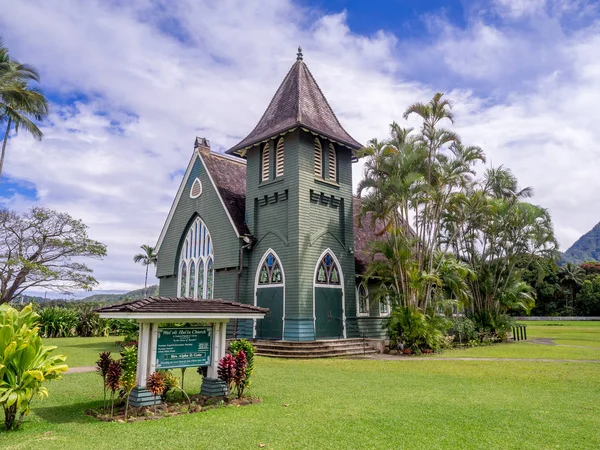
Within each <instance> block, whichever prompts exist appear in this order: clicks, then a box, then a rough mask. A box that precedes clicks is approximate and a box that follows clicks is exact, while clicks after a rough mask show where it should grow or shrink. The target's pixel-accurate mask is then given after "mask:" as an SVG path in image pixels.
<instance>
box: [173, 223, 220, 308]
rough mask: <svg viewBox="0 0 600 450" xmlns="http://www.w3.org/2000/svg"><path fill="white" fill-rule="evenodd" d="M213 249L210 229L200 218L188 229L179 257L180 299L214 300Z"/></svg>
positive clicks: (178, 286)
mask: <svg viewBox="0 0 600 450" xmlns="http://www.w3.org/2000/svg"><path fill="white" fill-rule="evenodd" d="M213 260H214V255H213V247H212V240H211V238H210V233H209V232H208V228H206V225H205V224H204V222H202V220H201V219H200V218H199V217H198V218H197V219H196V220H195V221H194V222H193V223H192V225H191V226H190V228H189V229H188V232H187V234H186V236H185V240H184V242H183V246H182V247H181V254H180V256H179V279H178V283H177V296H178V297H192V298H212V297H213V288H214V278H215V275H214V268H213Z"/></svg>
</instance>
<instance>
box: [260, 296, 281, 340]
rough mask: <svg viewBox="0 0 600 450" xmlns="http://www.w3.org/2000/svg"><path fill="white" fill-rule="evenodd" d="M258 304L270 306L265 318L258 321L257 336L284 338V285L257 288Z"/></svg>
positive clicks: (262, 337)
mask: <svg viewBox="0 0 600 450" xmlns="http://www.w3.org/2000/svg"><path fill="white" fill-rule="evenodd" d="M256 304H257V306H260V307H261V308H269V312H268V313H267V314H266V315H265V318H264V319H257V321H256V338H257V339H283V286H282V287H268V288H260V289H257V290H256Z"/></svg>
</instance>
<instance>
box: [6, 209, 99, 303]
mask: <svg viewBox="0 0 600 450" xmlns="http://www.w3.org/2000/svg"><path fill="white" fill-rule="evenodd" d="M87 228H88V227H87V225H85V224H84V223H83V222H82V221H81V220H77V219H74V218H72V217H71V216H70V215H69V214H66V213H59V212H57V211H53V210H51V209H47V208H39V207H35V208H32V209H31V210H30V211H29V212H26V213H18V212H15V211H10V210H8V209H0V303H6V302H10V301H12V300H13V299H14V298H15V297H17V296H18V295H19V294H21V293H22V292H23V291H25V290H26V289H28V288H36V289H47V290H53V291H57V292H63V293H68V292H72V291H74V290H81V289H83V290H91V289H92V287H94V286H95V285H97V284H98V282H97V280H96V279H95V278H94V277H93V276H92V270H91V269H90V268H89V267H88V266H86V265H85V264H84V263H82V262H80V258H85V257H87V258H102V257H104V256H106V246H105V245H104V244H102V243H100V242H98V241H95V240H93V239H90V238H89V237H88V234H87Z"/></svg>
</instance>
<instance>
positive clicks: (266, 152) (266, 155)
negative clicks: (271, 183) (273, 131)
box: [260, 143, 271, 181]
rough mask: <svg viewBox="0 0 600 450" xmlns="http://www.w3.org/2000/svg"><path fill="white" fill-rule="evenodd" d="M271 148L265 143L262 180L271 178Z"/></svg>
mask: <svg viewBox="0 0 600 450" xmlns="http://www.w3.org/2000/svg"><path fill="white" fill-rule="evenodd" d="M270 153H271V149H270V148H269V144H268V143H267V144H265V146H264V147H263V151H262V158H261V159H262V161H261V178H260V181H267V180H268V179H269V162H270V159H269V157H270V155H269V154H270Z"/></svg>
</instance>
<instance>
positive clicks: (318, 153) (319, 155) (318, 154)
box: [315, 138, 323, 178]
mask: <svg viewBox="0 0 600 450" xmlns="http://www.w3.org/2000/svg"><path fill="white" fill-rule="evenodd" d="M315 177H318V178H323V148H322V147H321V141H320V140H319V138H315Z"/></svg>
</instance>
